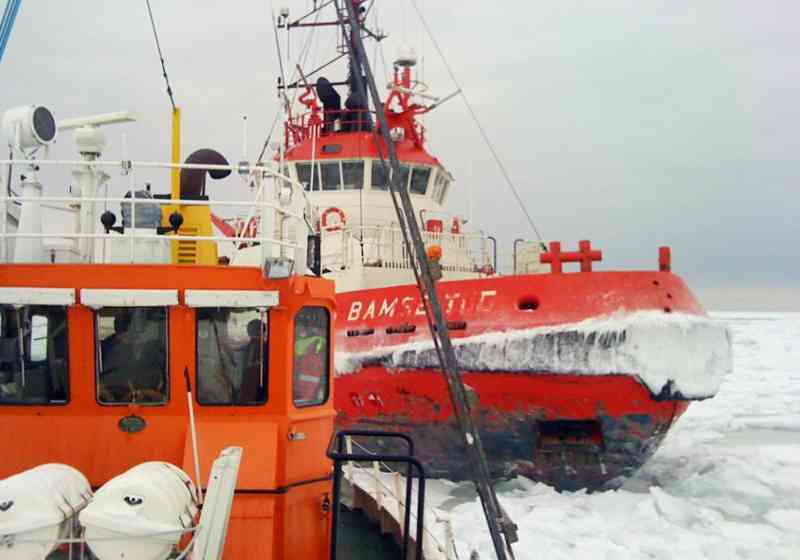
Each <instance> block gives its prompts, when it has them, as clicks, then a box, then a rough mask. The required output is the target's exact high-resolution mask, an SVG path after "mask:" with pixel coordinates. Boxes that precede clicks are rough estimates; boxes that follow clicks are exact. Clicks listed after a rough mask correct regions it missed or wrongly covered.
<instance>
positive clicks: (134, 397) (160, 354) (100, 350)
mask: <svg viewBox="0 0 800 560" xmlns="http://www.w3.org/2000/svg"><path fill="white" fill-rule="evenodd" d="M95 329H96V336H95V340H96V341H97V400H98V402H100V403H101V404H128V403H142V404H164V403H166V402H167V398H168V394H169V383H168V378H167V363H168V362H167V308H166V307H103V308H101V309H98V310H97V312H96V314H95Z"/></svg>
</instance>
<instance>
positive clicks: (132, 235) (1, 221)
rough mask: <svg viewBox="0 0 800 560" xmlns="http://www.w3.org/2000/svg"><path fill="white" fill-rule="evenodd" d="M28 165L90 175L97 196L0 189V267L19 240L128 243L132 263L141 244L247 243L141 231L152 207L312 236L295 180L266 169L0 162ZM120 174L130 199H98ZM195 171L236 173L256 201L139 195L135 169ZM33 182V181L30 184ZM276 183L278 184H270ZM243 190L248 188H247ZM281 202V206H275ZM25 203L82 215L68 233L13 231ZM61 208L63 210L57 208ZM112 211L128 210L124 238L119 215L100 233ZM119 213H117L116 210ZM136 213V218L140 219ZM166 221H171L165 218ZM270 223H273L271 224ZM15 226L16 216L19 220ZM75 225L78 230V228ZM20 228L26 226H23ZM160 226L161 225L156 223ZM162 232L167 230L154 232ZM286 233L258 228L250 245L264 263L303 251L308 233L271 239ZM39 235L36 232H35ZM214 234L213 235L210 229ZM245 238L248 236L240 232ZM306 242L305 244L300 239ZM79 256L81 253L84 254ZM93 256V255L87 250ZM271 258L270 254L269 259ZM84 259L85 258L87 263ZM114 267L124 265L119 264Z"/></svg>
mask: <svg viewBox="0 0 800 560" xmlns="http://www.w3.org/2000/svg"><path fill="white" fill-rule="evenodd" d="M7 165H14V166H24V167H25V169H26V170H29V171H25V173H26V174H29V175H30V174H35V173H37V172H38V171H39V170H40V168H48V167H63V166H68V167H72V168H75V169H78V170H81V171H82V172H88V173H89V174H91V175H92V183H90V184H91V185H92V190H93V191H94V196H86V195H85V194H83V193H82V194H77V195H72V196H43V195H30V194H29V195H26V194H25V192H26V190H25V183H23V190H22V194H21V195H17V194H14V193H12V190H11V188H3V189H0V262H7V261H8V260H9V255H8V253H9V241H17V240H19V239H62V240H67V241H70V242H72V243H73V245H72V246H73V247H76V248H77V247H80V246H81V244H83V248H84V249H85V248H86V247H87V246H88V245H87V244H88V243H91V242H95V241H97V240H103V241H112V242H114V243H115V244H116V245H115V246H116V247H119V245H120V244H121V243H123V242H125V243H127V244H128V250H129V260H130V262H136V258H137V255H136V253H137V249H139V248H140V246H141V242H147V241H149V242H154V241H156V240H160V241H164V242H165V243H166V242H172V241H177V242H179V241H186V242H200V241H210V242H217V243H222V242H227V243H230V242H233V243H235V244H237V245H236V246H238V242H240V241H242V240H244V238H243V237H235V238H231V237H228V236H226V235H224V234H222V233H220V234H214V235H194V234H191V233H189V232H188V231H187V230H184V232H181V228H180V225H182V224H178V227H175V228H172V229H171V230H170V228H167V227H163V228H153V227H141V226H139V225H138V224H140V223H141V222H142V220H141V219H139V218H142V216H143V215H142V214H141V212H145V213H146V211H147V210H149V209H152V208H153V207H159V208H163V207H164V206H169V207H172V208H173V210H174V209H175V208H176V207H177V208H180V207H192V206H207V207H214V208H231V207H233V208H248V209H249V210H248V213H247V219H248V221H249V220H250V219H253V218H257V219H258V221H259V222H260V223H262V224H265V223H273V221H274V220H279V221H281V222H283V221H286V220H293V221H294V222H295V223H296V224H297V225H298V227H297V228H295V229H297V230H298V231H302V232H311V227H310V223H309V221H308V219H307V216H309V215H310V214H311V206H310V201H309V199H308V197H307V195H306V193H305V191H304V190H303V188H302V185H300V183H297V182H296V181H293V180H292V179H291V178H290V177H288V176H286V175H284V174H282V173H279V172H278V171H276V170H274V169H270V168H267V167H264V166H250V165H238V166H232V165H209V164H175V163H164V162H147V161H130V160H121V161H104V160H93V161H92V160H0V166H3V167H4V166H7ZM115 168H116V169H119V170H120V173H121V175H122V176H127V177H128V181H129V185H128V187H127V188H128V189H129V190H128V195H127V196H124V197H120V196H107V195H105V196H104V195H101V194H98V193H100V192H102V191H103V190H105V192H106V193H107V191H108V187H107V185H105V182H106V181H107V180H108V179H109V178H110V177H109V175H107V174H106V173H105V172H104V170H106V169H112V170H113V169H115ZM137 168H138V169H168V170H173V169H196V170H203V171H207V172H210V171H235V172H237V173H238V174H239V175H240V176H242V177H243V178H244V179H245V180H246V181H248V182H252V184H253V186H256V187H257V188H256V189H255V192H254V194H253V196H251V197H250V198H248V199H244V200H225V199H212V198H210V197H203V199H198V198H179V199H175V198H170V197H169V195H168V194H164V195H161V194H157V195H155V196H140V195H141V194H142V193H144V192H148V193H149V191H145V189H143V188H141V187H140V186H138V185H137V184H136V176H135V171H136V169H137ZM28 180H29V181H31V179H28ZM270 180H274V181H270ZM272 182H274V189H275V191H276V192H275V194H276V196H273V195H272V194H273V193H269V194H268V192H267V191H268V189H269V186H268V184H270V183H272ZM287 187H288V188H289V189H291V196H290V197H289V198H290V200H289V201H288V202H282V201H281V199H282V197H283V198H286V193H282V192H281V190H284V189H286V188H287ZM243 190H244V189H243ZM272 200H277V201H278V202H272ZM26 204H31V205H38V206H39V207H40V208H43V209H48V210H59V211H64V212H68V213H71V214H75V215H77V216H78V218H77V220H76V222H75V223H74V224H73V227H72V229H71V230H68V229H66V228H63V229H57V228H52V227H50V228H45V227H44V225H42V227H41V228H36V227H34V228H33V230H32V231H13V228H15V227H16V226H17V224H16V223H14V224H11V223H10V217H11V216H10V212H9V209H10V208H11V206H12V205H13V206H16V208H20V207H24V205H26ZM59 205H60V206H59ZM112 206H115V207H117V208H119V209H120V210H121V213H122V214H125V207H127V211H128V213H129V218H126V217H125V216H123V220H125V221H128V222H129V225H123V228H124V235H114V234H113V233H112V232H113V231H117V230H119V229H120V228H114V227H113V224H114V223H116V216H115V217H114V222H112V224H111V225H112V227H111V228H109V227H108V224H105V223H103V224H102V225H103V226H105V229H106V231H105V232H102V231H98V229H101V220H100V218H101V214H100V213H101V212H106V211H108V210H109V209H110V208H111V207H112ZM115 209H116V208H115ZM137 214H138V217H137ZM167 217H168V216H167ZM268 218H269V219H268ZM15 222H16V217H15ZM75 224H77V225H75ZM19 225H20V226H21V225H22V223H20V224H19ZM157 225H158V226H161V225H162V224H161V223H158V224H157ZM157 229H161V230H163V231H154V230H157ZM286 229H288V228H259V231H258V232H256V233H255V236H254V237H248V238H247V239H246V241H247V242H249V243H257V244H259V245H260V246H261V248H262V249H261V251H262V253H264V254H262V258H261V259H260V262H263V260H264V257H265V256H267V255H266V253H265V247H270V246H273V247H277V248H278V251H279V252H280V253H281V255H283V253H284V252H286V251H288V250H297V251H301V250H304V248H305V240H304V239H305V235H306V234H305V233H303V234H302V235H300V234H298V235H297V236H296V237H297V238H298V239H292V238H291V237H290V236H288V235H283V234H281V235H280V236H278V237H271V236H270V234H271V233H272V231H271V230H278V231H280V232H281V233H283V232H284V231H285V230H286ZM37 230H38V231H37ZM212 231H214V230H213V229H212ZM242 233H244V232H242ZM301 237H302V239H300V238H301ZM79 252H83V251H80V250H79ZM89 252H92V251H89ZM270 256H271V255H270ZM83 260H85V259H83ZM116 262H120V260H117V261H116Z"/></svg>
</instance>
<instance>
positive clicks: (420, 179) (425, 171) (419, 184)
mask: <svg viewBox="0 0 800 560" xmlns="http://www.w3.org/2000/svg"><path fill="white" fill-rule="evenodd" d="M430 178H431V168H430V167H415V168H414V170H413V171H412V172H411V187H410V188H411V192H412V193H414V194H422V195H424V194H425V193H426V192H427V191H428V179H430Z"/></svg>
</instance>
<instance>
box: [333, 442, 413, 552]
mask: <svg viewBox="0 0 800 560" xmlns="http://www.w3.org/2000/svg"><path fill="white" fill-rule="evenodd" d="M352 435H354V436H361V437H382V438H395V439H402V440H404V441H405V442H406V444H407V445H408V450H409V453H413V451H414V443H413V441H412V440H411V438H410V437H409V436H408V435H407V434H401V433H396V432H385V431H375V432H370V431H367V430H342V431H340V432H337V433H336V434H334V435H333V437H332V438H331V441H330V443H329V444H328V450H327V456H328V458H330V459H332V460H333V465H334V467H333V468H334V470H333V516H332V520H331V523H332V531H331V559H332V560H335V558H336V547H337V541H338V529H339V501H340V500H339V498H340V490H341V482H342V462H345V461H347V462H349V461H375V460H376V459H378V460H381V461H384V462H387V463H405V464H406V465H407V472H408V476H407V478H406V503H407V504H411V491H412V480H413V477H412V469H416V471H417V476H418V478H419V483H418V484H417V528H416V536H417V539H416V542H415V556H414V557H415V558H418V559H419V558H422V542H423V535H424V518H425V469H424V468H423V466H422V463H420V462H419V461H418V460H417V459H416V458H414V457H413V456H411V455H410V454H409V455H399V454H381V455H369V454H364V453H347V452H344V438H345V437H347V436H352ZM334 444H335V447H336V451H334ZM403 523H404V525H403V526H404V531H403V559H404V560H406V559H407V558H408V550H409V549H408V544H409V528H410V526H411V508H410V507H407V508H405V516H404V522H403Z"/></svg>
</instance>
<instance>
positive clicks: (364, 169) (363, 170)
mask: <svg viewBox="0 0 800 560" xmlns="http://www.w3.org/2000/svg"><path fill="white" fill-rule="evenodd" d="M345 164H360V165H361V183H360V184H359V185H358V186H357V187H355V188H347V187H346V186H345V182H344V166H345ZM339 170H340V171H341V174H342V183H341V184H342V190H344V191H363V190H364V179H365V178H366V176H367V165H366V162H365V161H364V160H363V159H351V160H341V161H340V162H339Z"/></svg>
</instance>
